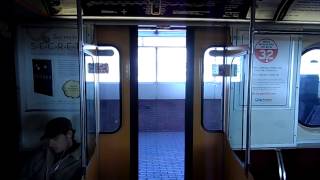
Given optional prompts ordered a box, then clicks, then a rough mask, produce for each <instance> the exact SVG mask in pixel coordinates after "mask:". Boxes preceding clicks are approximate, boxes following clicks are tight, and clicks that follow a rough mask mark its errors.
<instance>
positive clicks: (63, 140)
mask: <svg viewBox="0 0 320 180" xmlns="http://www.w3.org/2000/svg"><path fill="white" fill-rule="evenodd" d="M74 133H75V130H74V129H73V128H72V125H71V122H70V120H69V119H67V118H64V117H58V118H55V119H52V120H50V121H49V122H48V124H47V125H46V129H45V133H44V135H43V136H42V137H41V139H42V140H46V141H47V146H46V147H45V148H44V149H43V150H41V151H39V153H37V154H36V155H35V156H34V157H33V158H32V159H31V161H30V162H28V163H27V166H26V167H25V168H24V169H23V173H22V176H23V177H22V179H30V180H31V179H32V180H78V179H81V175H82V174H81V159H80V155H81V154H80V144H79V143H77V142H76V141H75V139H74Z"/></svg>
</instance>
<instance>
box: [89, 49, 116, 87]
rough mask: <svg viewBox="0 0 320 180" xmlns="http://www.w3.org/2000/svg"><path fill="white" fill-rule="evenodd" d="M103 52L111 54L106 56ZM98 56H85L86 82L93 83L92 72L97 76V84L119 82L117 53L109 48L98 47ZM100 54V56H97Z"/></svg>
mask: <svg viewBox="0 0 320 180" xmlns="http://www.w3.org/2000/svg"><path fill="white" fill-rule="evenodd" d="M103 52H113V53H112V54H106V53H103ZM97 54H98V56H93V57H92V56H90V57H89V56H86V57H85V62H86V69H87V72H86V81H89V82H90V81H91V82H92V81H94V78H95V76H94V72H95V73H97V74H98V76H97V77H96V78H98V79H96V80H98V81H99V82H120V55H119V51H118V50H117V49H116V48H114V47H111V46H104V47H99V49H98V52H97ZM99 54H101V55H99Z"/></svg>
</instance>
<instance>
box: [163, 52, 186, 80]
mask: <svg viewBox="0 0 320 180" xmlns="http://www.w3.org/2000/svg"><path fill="white" fill-rule="evenodd" d="M186 60H187V58H186V48H173V47H171V48H158V82H186Z"/></svg>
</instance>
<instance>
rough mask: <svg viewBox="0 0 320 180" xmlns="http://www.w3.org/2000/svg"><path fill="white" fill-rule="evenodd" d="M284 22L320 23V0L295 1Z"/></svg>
mask: <svg viewBox="0 0 320 180" xmlns="http://www.w3.org/2000/svg"><path fill="white" fill-rule="evenodd" d="M283 20H286V21H318V22H319V21H320V0H295V1H294V2H293V3H292V5H291V6H290V8H289V10H288V12H287V14H286V16H285V17H284V19H283Z"/></svg>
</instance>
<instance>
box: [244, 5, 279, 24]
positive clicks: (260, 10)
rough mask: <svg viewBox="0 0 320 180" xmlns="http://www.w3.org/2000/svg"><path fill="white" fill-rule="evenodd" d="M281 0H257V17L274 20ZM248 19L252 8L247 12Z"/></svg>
mask: <svg viewBox="0 0 320 180" xmlns="http://www.w3.org/2000/svg"><path fill="white" fill-rule="evenodd" d="M280 3H281V0H260V1H257V2H256V4H257V7H256V19H266V20H272V19H273V17H274V14H275V13H276V11H277V9H278V6H279V5H280ZM247 19H250V9H249V11H248V14H247Z"/></svg>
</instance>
